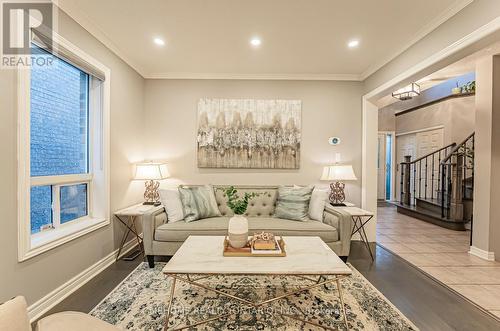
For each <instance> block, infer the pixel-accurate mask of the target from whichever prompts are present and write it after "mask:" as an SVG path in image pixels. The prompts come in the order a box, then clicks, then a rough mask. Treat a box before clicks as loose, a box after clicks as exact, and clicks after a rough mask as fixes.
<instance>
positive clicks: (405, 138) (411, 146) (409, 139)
mask: <svg viewBox="0 0 500 331" xmlns="http://www.w3.org/2000/svg"><path fill="white" fill-rule="evenodd" d="M416 137H417V135H416V134H415V133H410V134H405V135H402V136H397V137H396V179H395V181H396V200H397V201H401V162H404V161H405V156H407V155H410V156H411V159H412V160H415V156H416V155H417V143H416V140H417V139H416Z"/></svg>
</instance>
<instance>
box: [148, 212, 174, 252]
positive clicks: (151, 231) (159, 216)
mask: <svg viewBox="0 0 500 331" xmlns="http://www.w3.org/2000/svg"><path fill="white" fill-rule="evenodd" d="M167 221H168V217H167V213H165V208H163V206H159V207H158V208H153V209H151V210H149V211H148V212H146V213H144V214H143V215H142V226H143V229H142V233H143V244H144V252H145V253H146V255H154V254H153V241H154V235H155V230H156V228H157V227H159V226H160V225H162V224H165V223H167Z"/></svg>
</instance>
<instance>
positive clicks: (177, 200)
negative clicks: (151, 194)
mask: <svg viewBox="0 0 500 331" xmlns="http://www.w3.org/2000/svg"><path fill="white" fill-rule="evenodd" d="M160 200H161V204H162V205H163V207H165V212H166V213H167V216H168V223H174V222H178V221H182V220H183V219H184V209H183V208H182V202H181V196H180V193H179V189H177V188H175V189H161V190H160Z"/></svg>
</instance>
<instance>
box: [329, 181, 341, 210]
mask: <svg viewBox="0 0 500 331" xmlns="http://www.w3.org/2000/svg"><path fill="white" fill-rule="evenodd" d="M344 188H345V184H344V183H342V182H335V183H331V184H330V190H331V191H330V196H329V197H328V200H330V204H331V205H333V206H335V205H336V206H345V204H344V201H345V193H344Z"/></svg>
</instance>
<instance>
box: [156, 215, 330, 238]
mask: <svg viewBox="0 0 500 331" xmlns="http://www.w3.org/2000/svg"><path fill="white" fill-rule="evenodd" d="M228 224H229V217H211V218H205V219H202V220H199V221H196V222H189V223H187V222H176V223H166V224H163V225H160V226H159V227H158V228H157V229H156V230H155V234H154V238H155V240H156V241H173V242H182V241H185V240H186V239H187V238H188V237H189V236H225V235H227V227H228ZM248 228H249V234H250V235H252V234H253V233H254V232H262V231H269V232H273V233H274V234H275V235H278V236H318V237H320V238H321V239H322V240H323V241H324V242H335V241H337V240H339V235H338V232H337V229H335V228H334V227H331V226H329V225H327V224H324V223H320V222H317V221H313V220H310V219H307V220H305V221H303V222H295V221H291V220H287V219H281V218H274V217H248Z"/></svg>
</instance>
